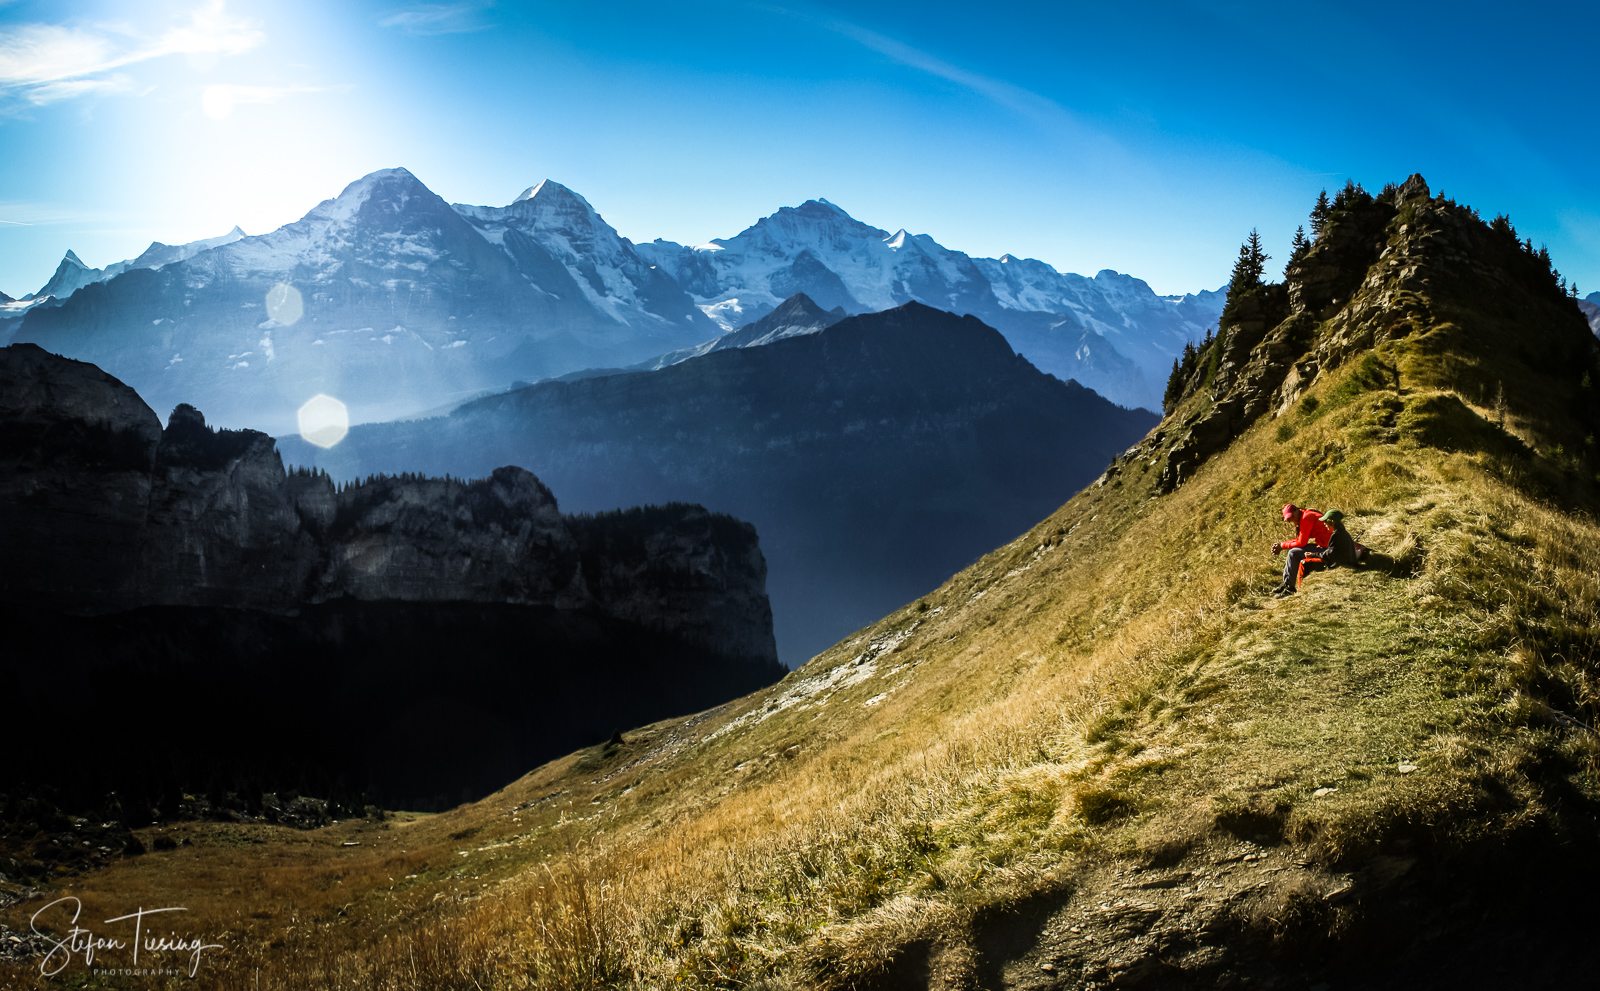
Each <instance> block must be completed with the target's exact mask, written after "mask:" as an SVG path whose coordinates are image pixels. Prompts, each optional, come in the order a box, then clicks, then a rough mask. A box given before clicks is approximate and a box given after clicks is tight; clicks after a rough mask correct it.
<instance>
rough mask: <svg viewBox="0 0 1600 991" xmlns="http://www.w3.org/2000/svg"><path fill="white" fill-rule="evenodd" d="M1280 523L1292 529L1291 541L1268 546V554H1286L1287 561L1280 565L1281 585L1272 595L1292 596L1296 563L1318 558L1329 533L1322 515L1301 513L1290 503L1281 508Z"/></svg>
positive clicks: (1329, 538)
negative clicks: (1281, 520)
mask: <svg viewBox="0 0 1600 991" xmlns="http://www.w3.org/2000/svg"><path fill="white" fill-rule="evenodd" d="M1283 520H1284V522H1285V523H1292V524H1294V526H1295V538H1294V539H1293V540H1285V541H1281V542H1279V543H1276V544H1273V545H1272V553H1273V554H1277V553H1278V552H1279V551H1288V552H1289V559H1288V560H1287V561H1285V562H1284V563H1283V581H1282V582H1281V583H1280V584H1279V585H1278V587H1277V588H1275V589H1273V590H1272V594H1273V595H1279V596H1283V595H1293V594H1294V592H1295V587H1296V585H1297V584H1298V579H1299V574H1300V562H1301V561H1303V560H1305V558H1306V557H1307V556H1315V557H1317V558H1319V559H1320V558H1321V557H1322V554H1323V552H1324V551H1326V550H1327V548H1328V545H1329V542H1330V541H1332V540H1333V531H1332V530H1330V529H1328V525H1327V524H1326V523H1324V522H1322V514H1321V513H1319V512H1317V511H1316V510H1315V509H1301V508H1300V507H1299V506H1296V505H1295V504H1294V503H1292V502H1289V503H1285V504H1284V506H1283Z"/></svg>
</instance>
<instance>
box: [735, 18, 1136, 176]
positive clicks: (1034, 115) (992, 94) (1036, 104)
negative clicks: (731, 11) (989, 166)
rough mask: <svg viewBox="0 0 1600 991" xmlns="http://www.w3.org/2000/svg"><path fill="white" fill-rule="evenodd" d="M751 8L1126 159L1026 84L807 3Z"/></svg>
mask: <svg viewBox="0 0 1600 991" xmlns="http://www.w3.org/2000/svg"><path fill="white" fill-rule="evenodd" d="M752 6H754V7H755V8H756V9H759V10H767V11H771V12H773V13H777V14H782V15H786V16H789V17H794V18H798V19H800V20H802V21H806V22H808V23H810V24H812V25H814V26H816V27H819V28H821V29H823V30H825V31H829V32H831V33H833V34H836V35H838V36H839V37H842V38H845V39H848V40H850V41H853V42H855V43H856V44H858V45H860V46H861V47H863V48H865V49H867V50H868V51H870V52H873V53H875V54H877V55H880V56H882V57H884V58H887V59H888V60H889V61H891V62H894V63H895V64H897V65H901V66H904V67H905V68H908V69H912V70H914V71H917V72H921V73H923V74H925V75H928V76H932V77H934V78H935V79H939V80H941V81H943V82H946V83H949V84H951V85H953V86H956V87H958V88H960V89H963V90H966V91H967V92H968V93H971V94H973V95H975V96H977V97H979V98H981V99H984V100H987V101H989V102H990V103H992V104H994V105H996V106H998V107H1000V108H1002V109H1004V110H1007V111H1009V112H1011V113H1013V114H1015V115H1017V116H1018V117H1021V118H1023V119H1024V120H1027V121H1029V122H1031V123H1032V124H1034V125H1035V126H1036V127H1039V128H1040V129H1041V130H1044V131H1047V132H1049V133H1052V134H1055V135H1057V136H1058V137H1064V138H1066V139H1067V140H1068V141H1070V142H1071V144H1072V145H1073V146H1075V147H1076V148H1077V149H1078V150H1079V151H1080V152H1081V153H1085V154H1096V155H1098V156H1100V157H1103V158H1109V157H1116V158H1118V159H1123V158H1126V155H1125V153H1124V152H1123V150H1122V148H1121V146H1120V145H1119V144H1118V143H1117V142H1116V141H1114V140H1113V139H1112V138H1111V137H1109V136H1108V135H1107V134H1105V133H1104V132H1102V131H1100V130H1099V129H1097V128H1095V127H1092V126H1090V125H1089V124H1087V123H1086V122H1085V121H1084V120H1083V119H1082V118H1081V117H1080V116H1079V115H1078V114H1075V113H1073V112H1072V111H1071V110H1070V109H1068V108H1067V107H1064V106H1062V105H1061V104H1060V103H1058V102H1056V101H1055V100H1053V99H1051V98H1050V97H1048V96H1045V95H1043V94H1041V93H1036V92H1034V91H1033V90H1030V89H1027V88H1026V87H1022V86H1018V85H1016V84H1015V83H1010V82H1006V81H1005V80H1003V79H996V78H994V77H992V76H986V75H984V74H982V73H979V72H973V71H972V70H970V69H966V68H963V67H962V66H959V65H956V64H954V63H952V62H948V61H946V60H944V59H941V58H939V57H938V56H936V55H933V54H931V53H929V52H926V51H923V50H922V49H920V48H916V47H914V46H912V45H908V44H906V43H905V42H903V41H900V40H898V39H896V38H891V37H889V36H888V35H885V34H880V33H879V32H877V31H873V30H872V29H870V28H866V27H862V26H861V25H859V24H856V23H853V22H851V21H846V20H842V19H840V18H837V17H834V16H832V15H830V14H826V13H823V12H820V11H818V10H817V9H816V8H814V7H811V6H809V5H806V4H787V3H786V4H783V5H773V4H770V3H764V2H759V0H758V2H757V3H755V4H753V5H752Z"/></svg>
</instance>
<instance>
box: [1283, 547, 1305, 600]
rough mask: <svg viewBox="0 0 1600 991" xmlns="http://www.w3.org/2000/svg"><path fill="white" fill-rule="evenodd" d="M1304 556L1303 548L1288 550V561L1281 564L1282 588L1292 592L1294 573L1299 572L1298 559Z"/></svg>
mask: <svg viewBox="0 0 1600 991" xmlns="http://www.w3.org/2000/svg"><path fill="white" fill-rule="evenodd" d="M1305 556H1306V549H1305V548H1304V547H1291V548H1289V553H1288V560H1286V561H1284V562H1283V587H1284V588H1285V589H1288V590H1289V591H1291V592H1293V591H1294V581H1295V573H1296V572H1298V571H1299V570H1300V559H1301V558H1303V557H1305Z"/></svg>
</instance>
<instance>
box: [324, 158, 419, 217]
mask: <svg viewBox="0 0 1600 991" xmlns="http://www.w3.org/2000/svg"><path fill="white" fill-rule="evenodd" d="M417 196H426V197H433V196H434V194H433V191H432V190H430V189H428V187H427V186H424V185H423V184H422V183H421V182H420V181H419V180H418V179H417V177H416V176H414V175H412V174H411V173H410V172H409V171H407V170H406V169H403V168H393V169H380V170H379V171H377V172H373V173H371V174H370V175H364V176H362V177H361V178H359V179H357V180H356V181H355V182H352V183H351V184H350V185H348V186H346V187H344V191H343V192H341V193H340V194H339V195H338V196H335V197H334V198H333V199H331V200H323V201H322V202H321V203H318V204H317V205H316V206H315V207H314V208H313V209H312V210H311V212H310V213H308V214H306V218H305V219H307V220H325V221H331V222H333V223H344V222H348V221H350V220H353V219H354V218H355V216H356V215H357V214H358V213H360V212H361V210H362V208H363V207H365V206H366V205H367V204H368V203H369V202H371V203H373V204H374V206H375V207H378V208H381V209H386V210H387V211H388V212H393V213H398V212H400V211H401V210H403V209H404V208H405V206H406V204H407V203H409V202H410V201H411V200H412V199H413V198H414V197H417Z"/></svg>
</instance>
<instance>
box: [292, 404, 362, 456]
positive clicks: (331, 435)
mask: <svg viewBox="0 0 1600 991" xmlns="http://www.w3.org/2000/svg"><path fill="white" fill-rule="evenodd" d="M299 421H300V436H301V437H303V438H305V441H306V443H308V444H315V445H317V446H318V447H332V446H333V445H335V444H337V443H339V442H340V441H341V440H344V435H345V434H347V433H349V432H350V410H349V409H348V408H346V406H345V404H344V403H341V402H340V401H339V400H337V399H335V398H333V397H332V396H329V395H324V394H322V393H320V392H319V393H318V394H316V395H315V396H312V397H311V398H310V399H307V400H306V403H305V405H304V406H301V407H300V413H299Z"/></svg>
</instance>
